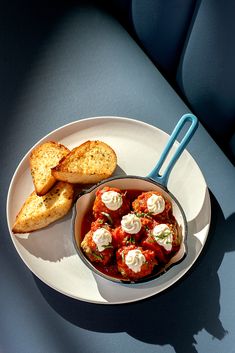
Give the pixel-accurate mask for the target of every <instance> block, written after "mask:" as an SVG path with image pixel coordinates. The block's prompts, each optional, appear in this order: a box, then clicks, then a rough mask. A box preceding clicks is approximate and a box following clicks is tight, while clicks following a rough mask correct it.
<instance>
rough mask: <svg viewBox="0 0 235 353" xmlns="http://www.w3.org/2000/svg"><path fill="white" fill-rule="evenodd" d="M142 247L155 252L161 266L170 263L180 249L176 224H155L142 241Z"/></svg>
mask: <svg viewBox="0 0 235 353" xmlns="http://www.w3.org/2000/svg"><path fill="white" fill-rule="evenodd" d="M141 246H142V247H143V248H144V249H150V250H153V251H154V253H155V257H156V259H157V261H158V262H159V263H160V264H165V263H167V262H169V259H170V258H171V257H172V256H173V255H174V254H175V253H176V252H177V251H178V250H179V247H180V234H179V231H178V229H177V225H176V223H158V222H154V224H153V226H152V228H151V229H149V230H148V231H147V234H146V236H145V238H143V240H142V241H141Z"/></svg>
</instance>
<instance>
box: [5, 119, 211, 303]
mask: <svg viewBox="0 0 235 353" xmlns="http://www.w3.org/2000/svg"><path fill="white" fill-rule="evenodd" d="M97 120H109V121H112V120H115V121H118V120H119V121H126V122H133V123H134V124H139V125H142V126H146V127H148V128H150V129H154V130H158V131H159V132H160V133H161V134H164V135H166V136H169V134H168V133H167V132H165V131H164V130H161V129H160V128H159V127H157V126H155V125H152V124H150V123H146V122H144V121H142V120H138V119H135V118H130V117H123V116H112V115H104V116H92V117H84V118H81V119H77V120H74V121H72V122H69V123H66V124H64V125H61V126H59V127H57V128H55V129H54V130H52V131H50V132H48V133H47V134H46V135H44V136H43V137H41V138H40V139H39V140H38V141H37V142H36V143H35V144H34V145H33V146H32V147H31V148H30V149H29V150H27V152H26V153H25V154H24V156H23V157H22V158H21V160H20V161H19V163H18V165H17V167H16V169H15V171H14V173H13V174H12V177H11V179H10V183H9V186H8V192H7V199H6V218H7V225H8V231H9V233H10V236H11V240H12V242H13V244H14V247H15V250H16V252H17V254H18V255H19V256H20V258H21V259H22V261H23V263H24V264H25V266H26V267H27V269H29V270H30V271H31V272H32V274H33V275H35V276H36V277H37V278H39V279H40V280H41V281H42V282H44V283H45V284H46V285H48V286H49V287H50V288H52V289H54V290H56V291H57V292H59V293H61V294H63V295H65V296H67V297H70V298H73V299H76V300H80V301H82V302H87V303H93V304H105V305H115V304H119V305H120V304H127V303H132V302H137V301H140V300H144V299H147V298H150V297H152V296H154V295H157V294H159V293H162V292H164V291H165V290H167V289H168V288H170V287H172V286H173V285H174V284H175V283H176V282H178V281H179V280H180V279H182V277H184V276H185V274H186V273H187V272H188V271H189V270H190V269H191V268H192V266H193V265H194V263H195V262H196V261H197V260H198V258H199V256H200V254H201V252H202V250H203V249H204V246H205V243H206V241H207V238H208V234H209V231H210V226H211V200H210V193H209V189H208V186H207V183H206V180H205V177H204V175H203V173H202V171H201V169H200V168H199V166H198V164H197V162H196V160H195V159H194V157H193V156H192V155H191V154H190V153H189V152H188V150H187V149H185V151H184V153H187V154H188V155H189V156H190V158H191V159H192V160H193V162H194V163H195V165H196V166H197V168H198V169H199V171H200V173H201V177H202V180H203V182H204V184H205V186H206V190H205V191H206V192H205V195H206V196H207V202H208V206H209V207H208V211H209V213H208V229H207V231H206V236H205V241H204V243H203V244H202V246H201V248H200V250H199V251H198V252H197V256H196V257H195V258H194V260H193V261H192V262H191V263H190V265H189V266H187V267H186V268H184V269H183V270H182V271H181V274H180V276H179V277H177V278H172V279H171V283H170V284H169V285H167V286H166V287H164V288H162V289H161V290H159V291H157V292H153V293H151V294H149V293H147V294H145V295H144V294H142V295H141V297H139V298H133V299H127V300H119V301H118V300H116V301H115V302H110V301H108V300H105V299H104V298H103V299H104V301H98V300H92V299H86V298H82V297H78V296H76V295H73V294H71V293H67V292H66V291H64V290H63V289H61V288H58V287H56V286H55V285H54V284H51V283H49V281H47V280H46V279H45V278H43V276H40V275H39V274H38V273H35V271H33V270H32V269H31V268H30V266H29V265H28V264H27V261H26V260H25V259H24V257H23V256H22V254H21V253H20V252H19V251H18V249H17V246H16V244H15V241H14V234H13V233H12V231H11V225H10V219H9V213H10V196H11V190H12V188H13V186H14V183H15V182H16V180H15V179H16V177H17V174H18V172H19V170H20V168H21V167H22V165H23V164H24V163H25V161H26V160H27V159H28V157H29V155H30V153H31V151H32V150H33V149H34V148H35V147H36V146H38V145H39V144H41V143H42V142H44V141H46V140H47V139H48V138H49V137H50V136H51V135H52V134H55V133H57V132H59V131H62V130H64V129H66V128H69V127H70V126H73V125H77V124H79V123H81V122H86V121H97ZM129 288H130V289H131V287H129Z"/></svg>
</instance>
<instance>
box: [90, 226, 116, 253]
mask: <svg viewBox="0 0 235 353" xmlns="http://www.w3.org/2000/svg"><path fill="white" fill-rule="evenodd" d="M92 239H93V241H94V243H95V244H96V245H97V248H98V250H99V251H103V250H104V249H106V248H107V246H108V245H110V244H111V242H112V234H111V233H110V232H109V231H108V230H107V229H105V228H98V229H97V230H95V231H94V233H93V235H92Z"/></svg>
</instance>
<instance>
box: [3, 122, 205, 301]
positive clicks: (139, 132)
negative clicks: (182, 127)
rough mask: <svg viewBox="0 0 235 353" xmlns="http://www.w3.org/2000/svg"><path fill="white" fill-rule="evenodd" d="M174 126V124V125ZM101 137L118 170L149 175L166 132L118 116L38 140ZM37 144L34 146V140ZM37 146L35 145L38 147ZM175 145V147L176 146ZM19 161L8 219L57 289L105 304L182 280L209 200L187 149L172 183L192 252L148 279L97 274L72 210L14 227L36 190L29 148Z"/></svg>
mask: <svg viewBox="0 0 235 353" xmlns="http://www.w3.org/2000/svg"><path fill="white" fill-rule="evenodd" d="M173 128H174V126H172V130H173ZM95 139H98V140H102V141H104V142H106V143H108V144H109V145H110V146H111V147H112V148H113V149H114V150H115V151H116V153H117V157H118V168H117V173H116V174H118V173H122V174H124V173H126V174H131V175H140V176H146V175H147V174H148V173H149V172H150V171H151V170H152V168H153V167H154V165H155V164H156V161H157V160H158V159H159V156H160V154H161V152H162V150H163V148H164V147H165V144H166V141H167V139H168V135H167V134H166V133H165V132H163V131H161V130H159V129H158V128H156V127H154V126H151V125H148V124H146V123H143V122H140V121H137V120H133V119H127V118H119V117H98V118H89V119H84V120H79V121H75V122H73V123H70V124H68V125H65V126H62V127H61V128H59V129H57V130H55V131H52V132H51V133H50V134H48V135H47V136H45V137H44V138H43V139H41V140H40V141H39V142H38V143H37V144H36V145H38V144H40V143H42V142H45V141H47V140H54V141H58V142H60V143H62V144H64V145H66V146H67V147H68V148H70V149H72V148H73V147H75V146H78V145H80V144H81V143H83V142H84V141H86V140H95ZM36 145H35V146H36ZM35 146H33V147H32V149H33V148H34V147H35ZM174 149H175V146H174V147H173V150H174ZM30 152H31V150H30V151H29V152H28V153H27V154H26V155H25V157H24V158H23V159H22V161H21V162H20V164H19V166H18V167H17V169H16V171H15V173H14V175H13V178H12V181H11V184H10V187H9V192H8V198H7V220H8V227H9V231H10V234H11V238H12V241H13V243H14V245H15V248H16V250H17V252H18V254H19V255H20V257H21V258H22V260H23V261H24V262H25V264H26V265H27V266H28V268H29V269H30V270H31V271H32V272H33V273H34V274H35V275H36V276H37V277H39V278H40V279H41V280H42V281H43V282H44V283H46V284H47V285H49V286H50V287H52V288H54V289H56V290H57V291H59V292H61V293H63V294H65V295H67V296H69V297H72V298H75V299H79V300H83V301H87V302H92V303H101V304H121V303H128V302H134V301H137V300H140V299H144V298H147V297H150V296H152V295H155V294H157V293H159V292H161V291H163V290H165V289H166V288H168V287H170V286H171V285H172V284H173V283H175V282H176V281H178V280H179V279H180V278H181V277H182V276H183V275H184V274H185V273H186V272H187V271H188V270H189V269H190V267H191V266H192V265H193V263H194V262H195V261H196V259H197V258H198V256H199V254H200V253H201V251H202V249H203V246H204V244H205V241H206V239H207V235H208V231H209V226H210V218H211V206H210V197H209V192H208V189H207V185H206V182H205V180H204V177H203V175H202V172H201V171H200V169H199V167H198V165H197V163H196V162H195V161H194V159H193V158H192V156H191V155H190V154H189V153H188V152H187V151H184V152H183V154H182V156H181V157H180V159H179V160H178V162H177V163H176V165H175V167H174V169H173V171H172V172H171V175H170V178H169V182H168V189H169V191H171V192H172V193H173V195H174V196H175V197H176V198H177V199H178V201H179V202H180V204H181V206H182V207H183V209H184V211H185V214H186V218H187V222H188V229H189V235H188V254H187V257H186V258H185V260H184V261H182V262H181V263H180V264H178V265H177V266H174V267H173V268H172V269H170V270H169V271H168V272H167V273H166V274H164V275H163V276H161V277H160V278H157V279H156V280H154V281H151V282H147V283H144V284H134V285H124V284H118V283H112V282H109V281H107V280H105V279H103V278H101V277H99V276H96V275H94V274H93V273H92V272H91V271H90V270H89V269H88V268H87V267H86V266H85V265H84V263H83V262H82V261H81V260H80V258H79V257H78V255H77V254H76V251H75V248H74V246H73V241H72V236H71V213H70V214H69V215H67V216H66V217H65V218H64V219H62V220H60V221H58V222H55V223H54V224H52V225H50V226H48V227H47V228H44V229H42V230H40V231H36V232H33V233H31V234H26V235H24V236H19V235H14V234H12V232H11V228H12V225H13V223H14V220H15V217H16V214H17V213H18V211H19V209H20V208H21V206H22V204H23V202H24V201H25V199H26V197H27V196H28V195H29V194H30V193H31V192H32V190H33V183H32V179H31V175H30V169H29V162H28V158H29V154H30Z"/></svg>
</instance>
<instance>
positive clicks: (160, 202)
mask: <svg viewBox="0 0 235 353" xmlns="http://www.w3.org/2000/svg"><path fill="white" fill-rule="evenodd" d="M147 208H148V211H149V212H151V213H152V214H153V215H157V214H159V213H162V212H163V211H164V210H165V200H164V198H163V197H162V196H161V195H156V194H152V195H151V196H150V197H149V198H148V200H147Z"/></svg>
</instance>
